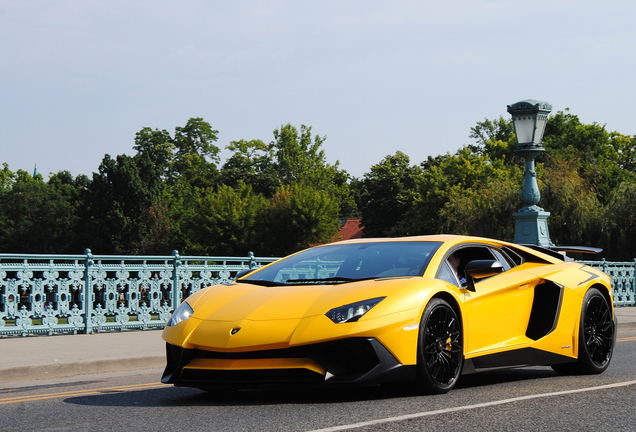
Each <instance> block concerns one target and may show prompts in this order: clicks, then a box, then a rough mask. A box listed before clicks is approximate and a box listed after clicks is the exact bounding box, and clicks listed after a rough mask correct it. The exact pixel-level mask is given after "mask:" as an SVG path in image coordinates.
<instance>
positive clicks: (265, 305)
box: [188, 278, 403, 321]
mask: <svg viewBox="0 0 636 432" xmlns="http://www.w3.org/2000/svg"><path fill="white" fill-rule="evenodd" d="M401 280H403V278H401ZM396 282H397V281H396V279H380V280H365V281H360V282H352V283H346V284H337V285H300V286H273V287H264V286H258V285H252V284H247V283H235V284H229V285H215V286H213V287H210V288H207V289H205V290H204V291H203V292H201V293H200V295H198V296H196V298H194V299H192V300H194V301H192V300H190V299H188V302H189V303H190V305H191V306H192V307H193V309H194V315H193V318H197V319H200V320H203V321H237V320H251V321H269V320H289V319H301V318H305V317H310V316H315V315H323V314H325V313H326V312H327V311H329V310H330V309H332V308H334V307H338V306H342V305H346V304H349V303H353V302H356V301H360V300H366V299H369V298H374V297H384V296H386V295H387V294H388V291H390V290H392V289H391V288H392V287H391V286H392V285H395V284H396Z"/></svg>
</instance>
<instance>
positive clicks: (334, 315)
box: [325, 297, 386, 324]
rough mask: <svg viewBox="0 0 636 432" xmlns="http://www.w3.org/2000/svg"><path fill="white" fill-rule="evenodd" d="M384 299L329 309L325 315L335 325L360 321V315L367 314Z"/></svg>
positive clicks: (379, 298)
mask: <svg viewBox="0 0 636 432" xmlns="http://www.w3.org/2000/svg"><path fill="white" fill-rule="evenodd" d="M385 298H386V297H378V298H374V299H369V300H364V301H361V302H357V303H351V304H348V305H345V306H340V307H337V308H333V309H331V310H330V311H329V312H327V313H326V314H325V315H326V316H327V318H329V319H330V320H331V321H333V322H335V323H336V324H341V323H348V322H356V321H358V320H359V319H360V317H362V315H364V314H365V313H367V312H369V311H370V310H371V308H372V307H373V306H375V305H377V304H378V303H380V302H381V301H382V300H384V299H385Z"/></svg>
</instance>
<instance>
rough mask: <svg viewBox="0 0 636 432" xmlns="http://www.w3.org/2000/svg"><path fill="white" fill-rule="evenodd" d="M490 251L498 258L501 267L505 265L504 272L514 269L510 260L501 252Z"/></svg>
mask: <svg viewBox="0 0 636 432" xmlns="http://www.w3.org/2000/svg"><path fill="white" fill-rule="evenodd" d="M490 251H491V252H492V253H493V254H495V257H497V261H499V262H500V263H501V265H503V268H504V271H508V270H510V269H511V268H512V267H511V266H510V263H509V262H508V260H507V259H506V258H505V257H504V256H503V255H502V254H501V252H499V251H498V250H497V249H490Z"/></svg>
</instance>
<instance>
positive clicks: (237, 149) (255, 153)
mask: <svg viewBox="0 0 636 432" xmlns="http://www.w3.org/2000/svg"><path fill="white" fill-rule="evenodd" d="M273 147H274V146H273V143H270V144H265V143H264V142H263V141H261V140H251V141H246V140H239V141H232V142H231V143H230V145H228V146H227V147H226V148H227V149H228V150H230V151H232V152H234V153H233V154H232V156H231V157H230V158H228V159H227V161H225V164H223V167H222V168H221V183H222V184H224V185H227V186H232V187H236V186H237V185H238V184H239V182H243V183H245V184H248V185H250V186H252V188H253V189H254V192H256V193H259V194H262V195H264V196H267V197H269V196H272V195H273V194H274V192H275V191H276V187H277V186H278V184H279V181H278V177H277V169H276V165H275V162H274V148H273Z"/></svg>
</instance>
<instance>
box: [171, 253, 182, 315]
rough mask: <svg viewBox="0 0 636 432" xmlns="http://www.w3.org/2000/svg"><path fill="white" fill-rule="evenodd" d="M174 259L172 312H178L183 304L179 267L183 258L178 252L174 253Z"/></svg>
mask: <svg viewBox="0 0 636 432" xmlns="http://www.w3.org/2000/svg"><path fill="white" fill-rule="evenodd" d="M172 257H173V258H174V262H173V268H174V270H173V273H172V310H177V308H178V307H179V305H180V304H181V296H180V294H181V287H180V284H179V266H180V265H181V260H180V259H179V258H181V257H180V256H179V252H178V251H176V250H173V251H172Z"/></svg>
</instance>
